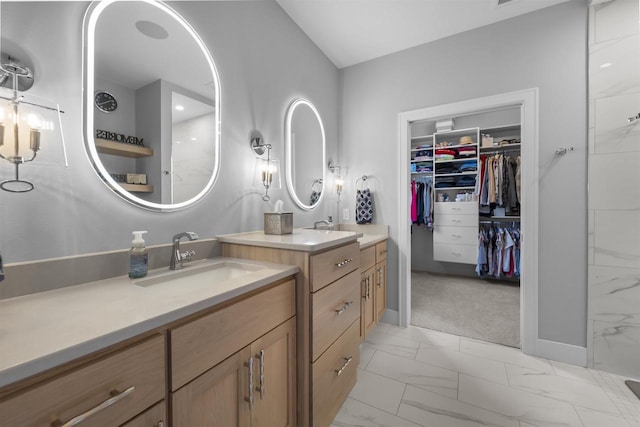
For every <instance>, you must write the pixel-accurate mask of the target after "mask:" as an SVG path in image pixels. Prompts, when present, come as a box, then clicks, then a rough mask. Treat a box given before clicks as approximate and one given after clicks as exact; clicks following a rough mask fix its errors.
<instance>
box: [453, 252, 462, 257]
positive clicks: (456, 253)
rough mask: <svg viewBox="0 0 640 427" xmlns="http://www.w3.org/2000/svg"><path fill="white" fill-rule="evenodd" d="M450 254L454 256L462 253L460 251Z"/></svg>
mask: <svg viewBox="0 0 640 427" xmlns="http://www.w3.org/2000/svg"><path fill="white" fill-rule="evenodd" d="M451 255H454V256H462V254H461V253H460V252H451Z"/></svg>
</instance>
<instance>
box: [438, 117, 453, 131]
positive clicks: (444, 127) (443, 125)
mask: <svg viewBox="0 0 640 427" xmlns="http://www.w3.org/2000/svg"><path fill="white" fill-rule="evenodd" d="M451 130H453V119H445V120H438V121H437V122H436V132H448V131H451Z"/></svg>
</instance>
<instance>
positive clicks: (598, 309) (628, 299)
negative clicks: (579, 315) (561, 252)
mask: <svg viewBox="0 0 640 427" xmlns="http://www.w3.org/2000/svg"><path fill="white" fill-rule="evenodd" d="M589 286H590V294H589V296H590V298H589V313H590V317H591V319H594V320H598V321H602V322H609V323H612V322H613V323H628V324H633V325H637V326H640V268H620V267H603V266H592V267H591V268H589ZM638 363H639V364H640V359H639V360H638Z"/></svg>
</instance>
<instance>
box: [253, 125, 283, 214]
mask: <svg viewBox="0 0 640 427" xmlns="http://www.w3.org/2000/svg"><path fill="white" fill-rule="evenodd" d="M249 143H250V145H251V149H252V150H253V152H254V153H256V154H257V155H258V156H262V155H263V154H264V152H265V151H266V152H267V158H266V159H265V158H263V157H256V165H255V171H254V176H255V177H257V176H259V177H260V178H259V180H260V182H261V183H262V186H263V187H264V196H262V200H264V201H265V202H267V201H269V200H271V197H270V196H269V188H271V187H272V186H273V185H276V186H277V188H280V173H279V169H280V168H279V162H278V160H276V159H272V158H271V149H272V147H271V144H265V143H264V139H263V138H262V134H261V133H260V132H259V131H257V130H253V131H252V132H251V136H250V141H249Z"/></svg>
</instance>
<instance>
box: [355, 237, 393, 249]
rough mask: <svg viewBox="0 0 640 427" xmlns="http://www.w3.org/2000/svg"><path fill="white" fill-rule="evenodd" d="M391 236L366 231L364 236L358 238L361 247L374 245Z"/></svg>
mask: <svg viewBox="0 0 640 427" xmlns="http://www.w3.org/2000/svg"><path fill="white" fill-rule="evenodd" d="M388 238H389V235H387V234H373V233H364V234H363V235H362V237H360V238H359V239H358V242H359V243H360V249H364V248H368V247H369V246H373V245H375V244H376V243H380V242H383V241H385V240H387V239H388Z"/></svg>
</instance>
